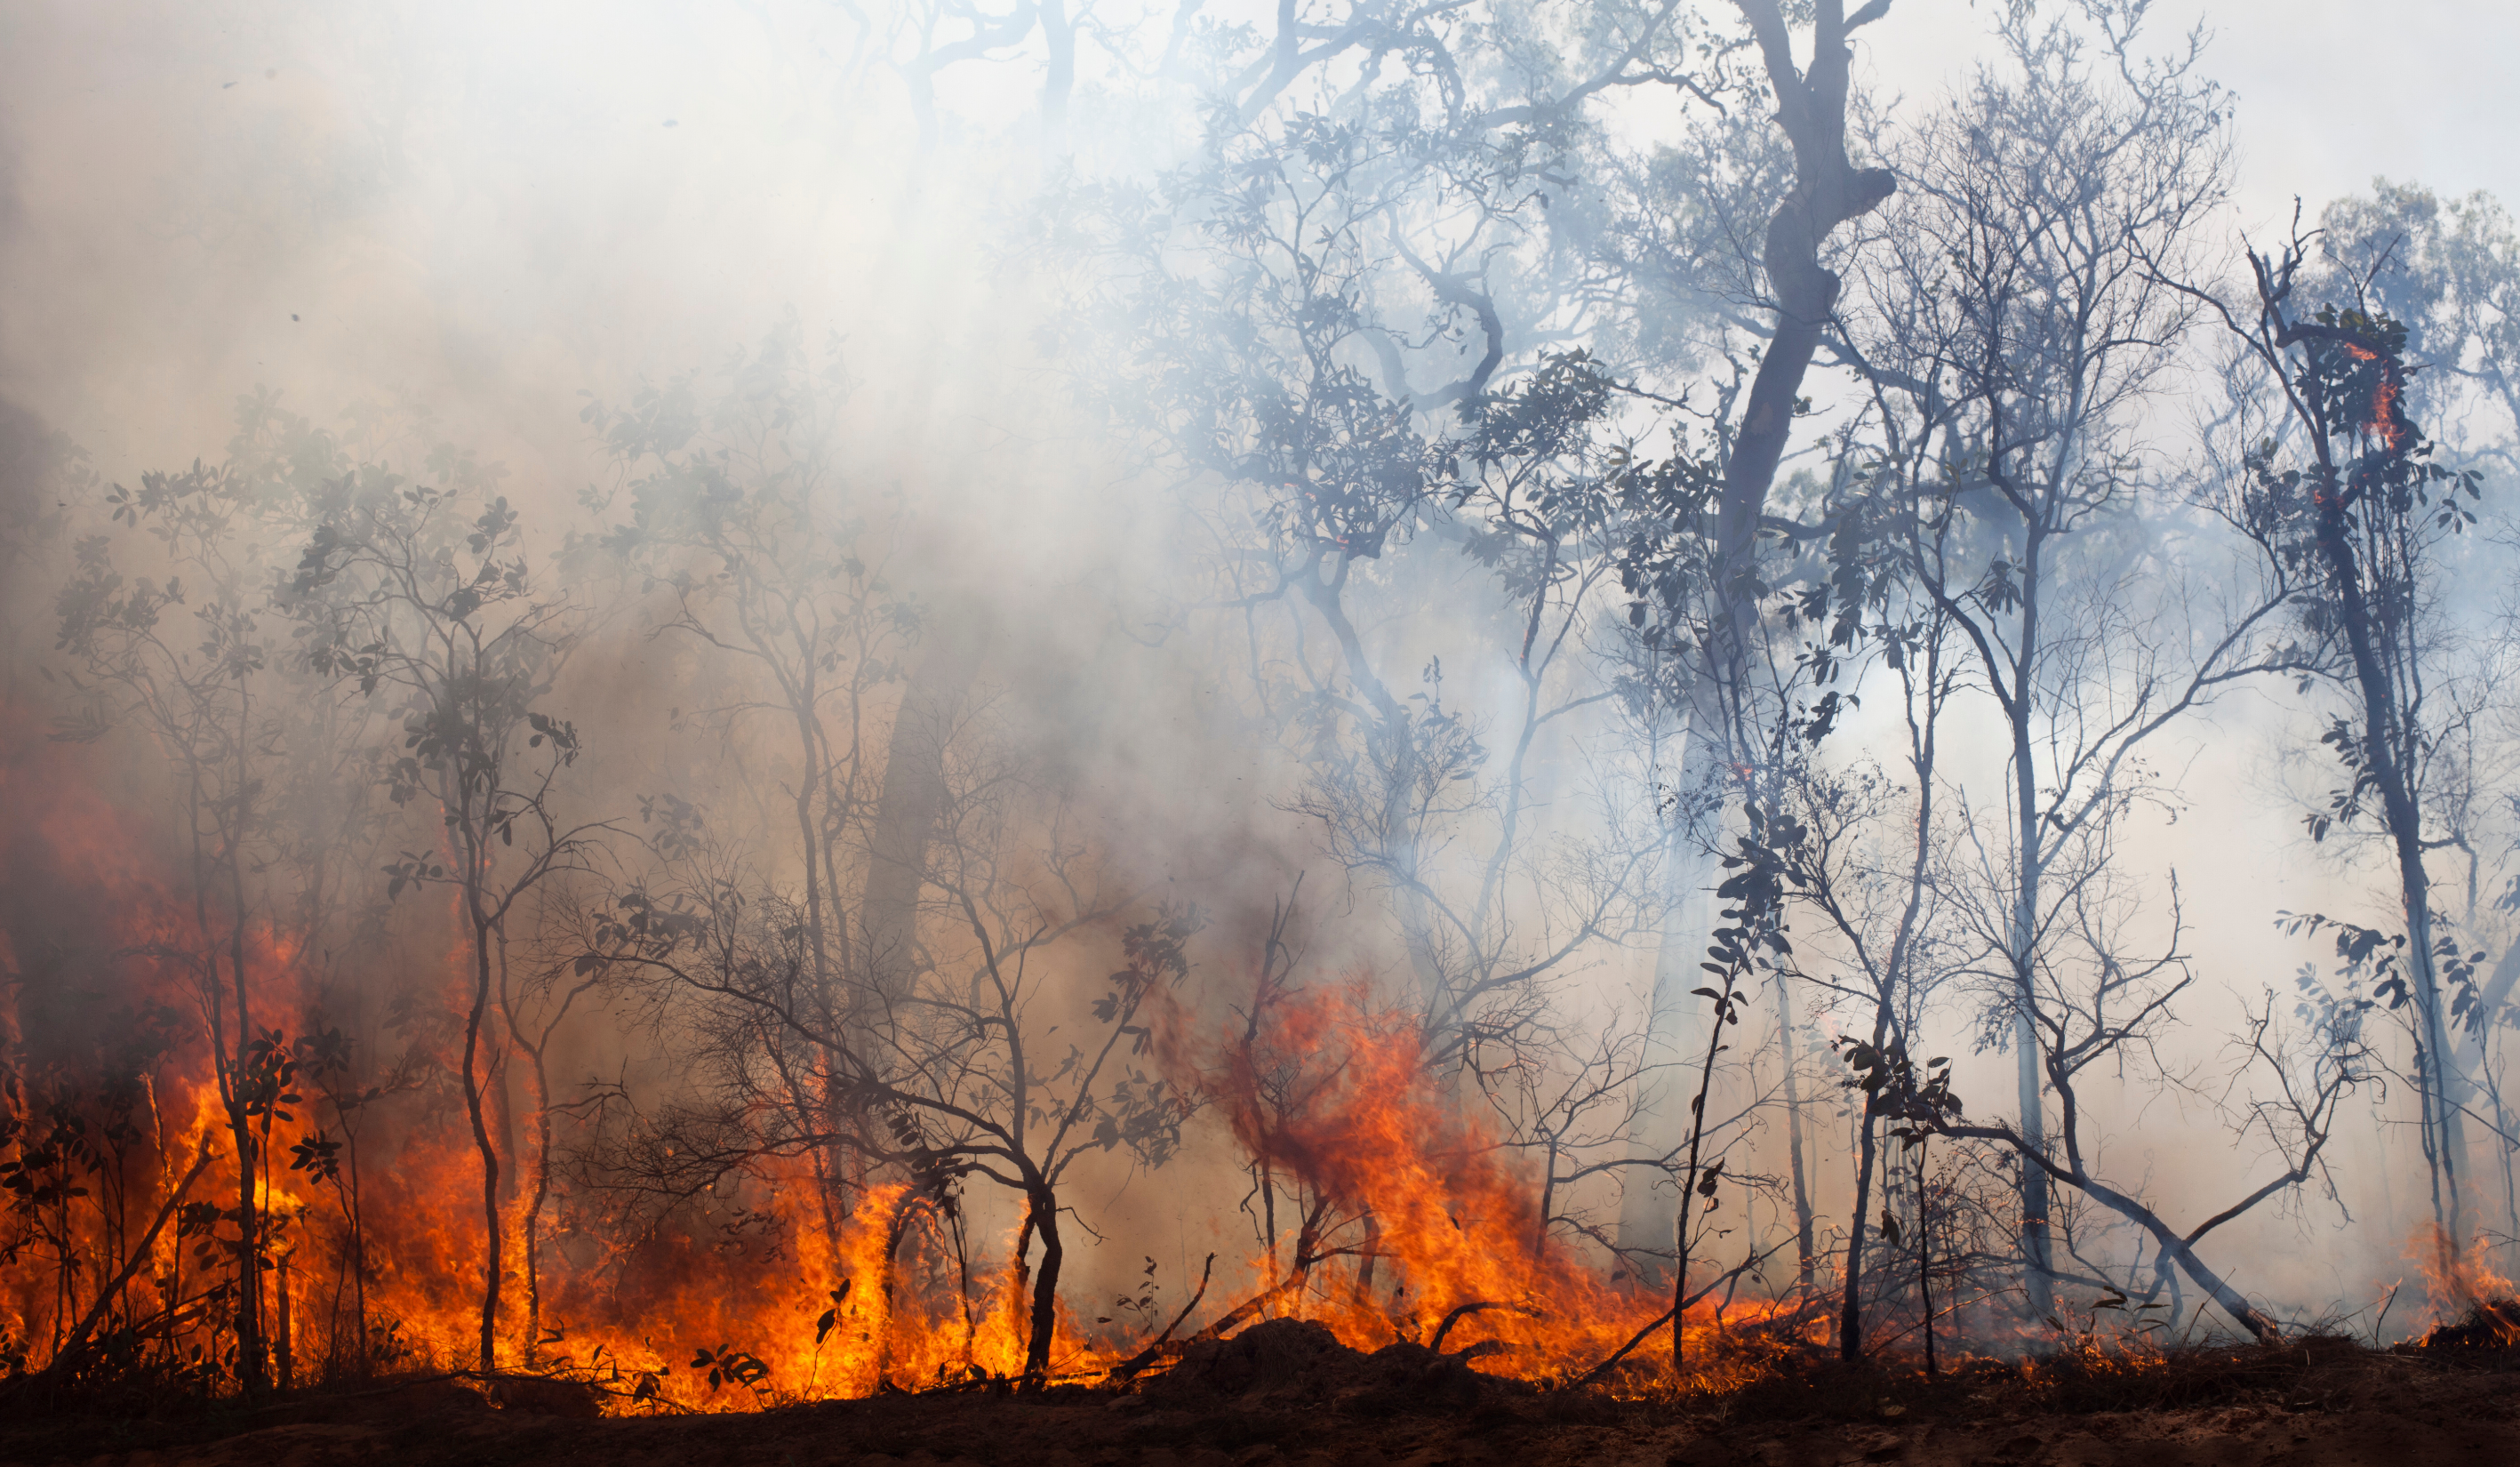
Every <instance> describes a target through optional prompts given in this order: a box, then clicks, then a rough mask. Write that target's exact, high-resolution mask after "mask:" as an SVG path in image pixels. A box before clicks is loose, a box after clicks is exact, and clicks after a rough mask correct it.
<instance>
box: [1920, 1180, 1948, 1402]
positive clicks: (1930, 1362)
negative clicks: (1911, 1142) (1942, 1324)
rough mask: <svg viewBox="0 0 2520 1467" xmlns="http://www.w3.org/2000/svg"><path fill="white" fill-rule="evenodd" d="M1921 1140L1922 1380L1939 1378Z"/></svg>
mask: <svg viewBox="0 0 2520 1467" xmlns="http://www.w3.org/2000/svg"><path fill="white" fill-rule="evenodd" d="M1925 1144H1926V1143H1925V1140H1924V1138H1923V1137H1921V1136H1919V1137H1918V1138H1917V1139H1916V1303H1917V1306H1918V1307H1920V1308H1922V1309H1923V1310H1924V1314H1925V1378H1926V1379H1928V1380H1931V1379H1933V1378H1934V1377H1936V1376H1939V1375H1941V1374H1942V1373H1943V1372H1942V1367H1941V1365H1940V1364H1939V1363H1937V1362H1936V1360H1935V1359H1934V1234H1933V1227H1932V1223H1933V1218H1932V1216H1931V1215H1929V1214H1928V1212H1927V1204H1926V1200H1925Z"/></svg>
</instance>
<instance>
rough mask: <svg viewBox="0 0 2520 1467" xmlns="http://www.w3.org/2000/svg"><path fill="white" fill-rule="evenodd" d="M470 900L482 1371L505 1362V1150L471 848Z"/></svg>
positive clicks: (486, 951)
mask: <svg viewBox="0 0 2520 1467" xmlns="http://www.w3.org/2000/svg"><path fill="white" fill-rule="evenodd" d="M465 859H466V870H465V901H466V904H467V906H468V908H469V909H470V911H471V912H472V953H473V964H472V970H473V971H472V1013H471V1014H470V1015H469V1016H468V1017H467V1018H466V1020H465V1023H464V1109H465V1113H466V1114H467V1115H468V1116H469V1117H470V1118H471V1120H472V1144H473V1146H474V1147H475V1148H477V1149H478V1150H479V1151H480V1153H481V1225H482V1231H483V1234H484V1237H483V1240H482V1241H483V1257H484V1264H483V1267H482V1270H481V1335H480V1365H479V1368H480V1370H481V1373H482V1374H484V1375H487V1374H489V1373H491V1372H492V1371H494V1370H496V1369H498V1365H499V1346H498V1340H499V1291H500V1285H501V1284H502V1282H503V1277H502V1273H501V1268H502V1261H501V1258H500V1244H501V1241H502V1240H501V1238H500V1232H501V1228H500V1226H499V1153H498V1149H497V1148H496V1147H495V1146H493V1145H492V1144H491V1141H490V1126H489V1121H488V1118H487V1116H486V1115H485V1114H484V1107H483V1104H482V1102H483V1099H484V1096H483V1087H482V1083H481V1073H480V1050H481V1024H482V1021H483V1019H484V1017H485V1016H486V1015H487V1013H488V1011H489V1007H490V924H489V923H488V921H487V920H485V919H484V918H483V917H482V915H481V910H482V908H481V893H480V889H479V879H478V876H477V867H476V866H475V865H474V864H473V862H474V860H475V857H474V856H473V855H472V853H471V851H470V850H469V849H468V851H467V853H466V857H465Z"/></svg>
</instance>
